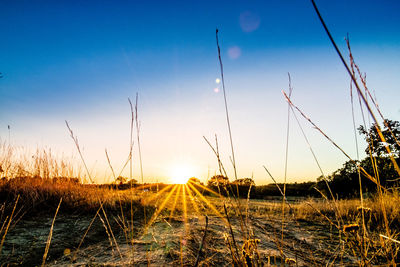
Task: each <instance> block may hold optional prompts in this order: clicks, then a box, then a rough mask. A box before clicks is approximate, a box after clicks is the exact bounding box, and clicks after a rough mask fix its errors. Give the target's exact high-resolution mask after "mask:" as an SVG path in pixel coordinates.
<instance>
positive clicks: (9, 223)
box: [0, 195, 19, 255]
mask: <svg viewBox="0 0 400 267" xmlns="http://www.w3.org/2000/svg"><path fill="white" fill-rule="evenodd" d="M18 200H19V195H18V196H17V199H16V200H15V203H14V207H13V209H12V212H11V215H10V218H9V219H8V223H7V226H6V228H5V230H4V234H3V237H2V238H1V243H0V255H1V251H2V249H3V245H4V240H5V239H6V236H7V233H8V230H9V228H10V225H11V222H12V220H13V215H14V212H15V208H16V207H17V204H18ZM5 221H7V218H6V220H4V222H5ZM1 230H3V227H1ZM1 232H2V231H0V233H1Z"/></svg>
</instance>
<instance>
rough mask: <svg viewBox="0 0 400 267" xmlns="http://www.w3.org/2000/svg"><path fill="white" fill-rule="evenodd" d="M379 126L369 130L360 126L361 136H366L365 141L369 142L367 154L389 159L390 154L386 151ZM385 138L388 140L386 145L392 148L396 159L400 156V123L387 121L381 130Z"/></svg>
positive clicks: (373, 125) (373, 126)
mask: <svg viewBox="0 0 400 267" xmlns="http://www.w3.org/2000/svg"><path fill="white" fill-rule="evenodd" d="M377 127H379V126H377V125H376V124H375V123H374V124H372V126H371V127H370V128H369V129H368V130H367V129H366V128H365V127H364V126H360V127H359V128H358V131H359V133H360V134H362V135H364V136H365V137H364V138H365V141H367V143H368V146H367V148H366V149H365V152H366V153H367V154H368V155H370V153H371V155H372V156H374V157H389V156H390V155H389V153H388V152H387V150H386V147H385V143H384V142H383V141H382V140H381V138H380V136H379V133H378V130H377ZM379 129H380V130H381V133H382V135H383V137H384V138H385V140H386V145H387V146H388V147H389V148H390V151H391V152H392V155H393V156H394V157H396V158H398V157H399V155H400V146H399V141H400V123H399V122H398V121H392V120H388V119H385V120H384V127H383V128H379Z"/></svg>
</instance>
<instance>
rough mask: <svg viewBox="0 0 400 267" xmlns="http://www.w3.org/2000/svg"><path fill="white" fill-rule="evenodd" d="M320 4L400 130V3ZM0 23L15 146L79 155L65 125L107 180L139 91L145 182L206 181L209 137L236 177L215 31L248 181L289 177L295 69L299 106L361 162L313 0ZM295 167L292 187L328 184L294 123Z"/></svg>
mask: <svg viewBox="0 0 400 267" xmlns="http://www.w3.org/2000/svg"><path fill="white" fill-rule="evenodd" d="M317 4H318V6H319V8H320V12H321V13H322V16H323V17H324V18H325V20H326V23H327V24H328V27H330V29H331V32H332V34H333V36H334V38H335V39H336V41H337V43H338V45H339V47H340V48H341V49H342V51H343V52H344V54H345V55H347V54H348V53H347V50H346V45H345V41H344V37H345V36H346V35H347V33H348V34H349V36H350V40H351V44H352V50H353V53H354V56H355V58H356V61H357V63H358V64H359V66H360V68H361V69H362V71H363V72H366V73H367V82H368V84H369V87H370V88H371V89H373V90H374V91H375V94H376V97H377V99H378V102H379V104H380V106H381V108H382V111H383V113H384V114H385V116H386V117H388V118H390V119H394V120H399V119H400V106H399V101H398V99H399V85H400V75H399V73H400V64H399V62H400V27H399V26H400V16H399V15H398V14H399V12H400V2H399V1H386V0H383V1H366V0H363V1H325V0H324V1H317ZM0 25H1V37H0V38H1V39H0V40H1V41H0V72H1V73H2V74H3V78H1V79H0V138H1V140H2V141H3V142H4V141H8V134H9V132H8V129H7V125H10V126H11V132H10V133H11V142H12V144H14V145H17V146H23V147H25V148H26V149H28V150H29V149H31V150H32V151H34V150H35V149H36V148H37V147H39V148H52V150H53V151H55V153H59V154H62V153H64V154H66V155H72V154H74V153H76V152H75V150H74V145H73V142H72V140H71V138H70V137H69V135H68V132H67V128H66V127H65V123H64V120H68V122H69V123H70V125H71V127H72V129H73V130H74V132H75V133H76V134H77V136H78V138H79V142H80V144H81V146H82V147H83V150H84V151H83V152H84V155H85V158H86V160H87V161H88V163H89V166H90V168H91V169H92V170H93V172H94V174H95V177H96V179H97V181H99V182H101V181H104V179H105V180H106V181H109V180H110V173H111V172H110V171H109V169H108V168H107V161H106V157H105V154H104V149H105V148H107V149H108V151H109V153H110V157H111V161H112V163H113V165H114V168H115V169H117V170H119V169H120V168H121V165H122V163H123V161H124V159H125V158H126V156H127V154H128V150H129V123H130V108H129V104H128V101H127V98H128V97H130V98H131V99H134V98H135V94H136V92H138V93H139V119H140V121H141V131H140V134H141V138H142V139H141V147H142V154H143V167H144V175H145V181H149V182H151V181H163V182H169V181H171V177H172V176H173V175H174V173H175V172H176V169H181V170H184V169H186V172H187V173H188V174H187V175H190V176H196V177H198V178H200V179H201V180H203V181H205V180H206V178H207V176H209V175H213V174H215V173H216V172H217V161H216V158H215V157H214V156H213V153H212V151H211V150H210V149H209V147H208V146H207V144H206V143H205V141H204V140H203V136H206V137H207V138H209V139H211V140H213V139H214V135H215V134H217V135H218V138H219V142H220V150H221V154H222V158H223V160H224V163H225V165H226V168H227V169H229V170H230V171H229V173H230V175H231V178H232V168H231V164H230V163H229V153H230V147H229V136H228V131H227V126H226V121H225V113H224V106H223V94H222V90H221V89H222V88H221V84H218V83H217V82H216V79H217V78H219V77H220V73H219V65H218V58H217V48H216V43H215V28H217V27H218V28H219V30H220V45H221V52H222V60H223V63H224V68H225V79H226V80H225V82H226V90H227V98H228V106H229V111H230V116H231V126H232V133H233V141H234V146H235V153H236V160H237V168H238V173H239V177H251V176H253V177H254V178H255V181H256V183H257V184H265V183H270V182H271V180H270V179H269V178H268V176H267V175H266V173H265V171H264V170H263V168H262V165H266V166H267V167H268V168H269V170H270V171H271V173H272V174H273V175H274V176H275V177H276V178H277V180H278V181H282V180H283V176H284V162H285V144H286V141H285V140H286V127H287V123H286V117H287V104H286V102H285V100H284V97H283V95H282V92H281V91H282V90H287V88H288V79H287V73H288V72H290V73H291V76H292V85H293V88H294V91H293V98H292V99H293V102H294V103H295V104H296V105H298V106H299V107H301V108H302V110H303V111H304V112H305V113H307V115H309V117H310V118H311V119H312V120H313V121H314V122H315V123H317V124H318V125H319V126H320V127H321V128H322V129H323V130H324V131H325V132H326V133H327V134H328V135H329V136H331V137H332V139H334V140H335V141H336V142H337V143H338V144H339V145H341V146H342V147H343V148H344V149H345V150H346V151H347V152H348V153H349V154H350V155H352V156H354V157H355V155H356V151H355V146H354V133H353V130H352V129H353V128H352V119H351V105H350V96H349V77H348V76H347V74H346V73H345V71H344V68H343V66H342V65H341V63H340V61H339V58H338V57H337V55H336V54H335V51H334V50H333V48H332V47H331V44H330V43H329V40H328V38H327V36H326V34H325V33H324V31H323V28H322V26H321V25H320V23H319V21H318V18H317V16H316V14H315V12H314V10H313V8H312V5H311V2H310V1H308V0H304V1H300V0H279V1H278V0H272V1H265V0H264V1H233V0H231V1H2V4H1V8H0ZM356 115H357V117H356V120H357V124H361V117H360V116H359V112H357V113H356ZM301 122H302V125H303V127H304V129H305V131H306V134H307V135H308V137H309V139H310V142H311V145H312V146H313V148H314V150H315V153H316V155H317V157H318V159H319V161H320V163H321V165H322V168H323V170H324V171H325V173H327V174H329V173H331V172H332V171H334V170H335V169H337V168H339V167H341V165H342V163H344V161H345V158H344V157H343V156H342V155H341V154H340V152H338V151H337V150H336V149H335V148H333V147H332V145H330V144H329V143H328V142H327V141H326V140H325V139H323V137H322V136H321V135H320V134H318V133H317V132H316V131H315V130H314V129H312V128H311V127H310V125H309V124H307V123H306V122H305V121H304V120H301ZM136 145H137V144H136V143H135V146H134V152H135V155H134V156H135V158H134V161H135V169H134V177H135V178H137V177H138V174H139V169H138V165H137V163H138V161H137V146H136ZM363 146H364V144H363V145H362V147H363ZM360 150H363V149H360ZM288 166H289V172H288V181H289V182H299V181H306V180H307V181H308V180H315V179H316V177H318V176H319V175H320V172H319V170H318V168H317V166H316V164H315V162H314V161H313V158H312V155H311V153H310V151H309V150H308V148H307V145H306V143H305V141H304V139H303V137H302V134H301V131H300V130H299V127H298V126H297V124H296V122H295V120H294V119H293V117H292V119H291V122H290V138H289V162H288ZM124 174H125V175H126V174H127V173H126V172H125V173H124Z"/></svg>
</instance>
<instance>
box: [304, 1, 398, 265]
mask: <svg viewBox="0 0 400 267" xmlns="http://www.w3.org/2000/svg"><path fill="white" fill-rule="evenodd" d="M311 2H312V5H313V7H314V10H315V12H316V13H317V15H318V18H319V20H320V22H321V24H322V26H323V27H324V29H325V32H326V34H327V35H328V37H329V39H330V41H331V43H332V45H333V46H334V48H335V50H336V52H337V54H338V56H339V58H340V60H341V61H342V63H343V65H344V67H345V68H346V70H347V73H348V74H349V75H350V78H351V80H352V81H353V83H354V85H355V87H356V89H357V91H358V94H359V96H360V97H361V99H362V100H363V102H364V105H365V106H366V107H367V109H368V112H369V114H370V116H371V117H372V119H373V121H374V126H375V128H376V130H377V133H378V135H379V137H380V139H381V141H382V142H383V144H384V146H385V149H386V151H387V152H388V154H389V156H390V160H391V161H392V163H393V166H394V168H395V170H396V171H397V173H398V174H399V175H400V168H399V166H398V164H397V162H396V160H395V159H394V157H393V154H392V152H391V151H390V148H389V146H388V145H387V142H386V139H385V137H384V136H383V134H382V131H381V129H380V127H379V123H378V120H377V118H376V116H375V114H374V112H373V111H372V109H371V107H370V105H369V103H368V101H367V97H366V96H364V94H363V92H362V91H361V89H360V86H359V85H358V83H357V80H356V77H355V76H354V73H353V72H352V71H351V70H350V68H349V66H348V65H347V63H346V61H345V60H344V58H343V56H342V54H341V52H340V50H339V48H338V47H337V45H336V43H335V40H334V39H333V37H332V35H331V33H330V31H329V29H328V27H327V26H326V24H325V22H324V20H323V18H322V16H321V14H320V12H319V10H318V7H317V5H316V4H315V1H314V0H311ZM365 88H366V90H367V92H369V90H368V89H367V87H365ZM370 96H371V95H370ZM370 98H371V100H372V101H373V103H374V104H375V107H376V108H377V109H378V112H379V113H380V114H381V112H380V110H379V106H377V104H376V102H375V101H374V99H373V97H370ZM381 115H382V114H381ZM382 118H383V116H382ZM392 134H393V133H392ZM396 142H397V141H396ZM376 180H377V185H378V194H379V199H380V203H381V208H382V211H383V217H384V223H385V228H386V233H387V236H389V237H390V235H391V234H390V229H389V222H388V218H387V214H386V208H385V205H384V203H383V196H382V187H381V185H380V181H379V176H377V177H376ZM390 253H391V256H392V257H391V258H392V264H393V265H395V262H394V252H393V249H392V247H390Z"/></svg>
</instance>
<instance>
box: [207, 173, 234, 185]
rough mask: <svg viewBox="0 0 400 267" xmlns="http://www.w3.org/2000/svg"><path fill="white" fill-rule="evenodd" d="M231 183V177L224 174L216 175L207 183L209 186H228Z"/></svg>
mask: <svg viewBox="0 0 400 267" xmlns="http://www.w3.org/2000/svg"><path fill="white" fill-rule="evenodd" d="M228 183H229V179H228V178H227V177H225V176H223V175H214V176H213V177H211V178H210V179H209V180H208V182H207V185H208V186H226V185H227V184H228Z"/></svg>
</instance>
